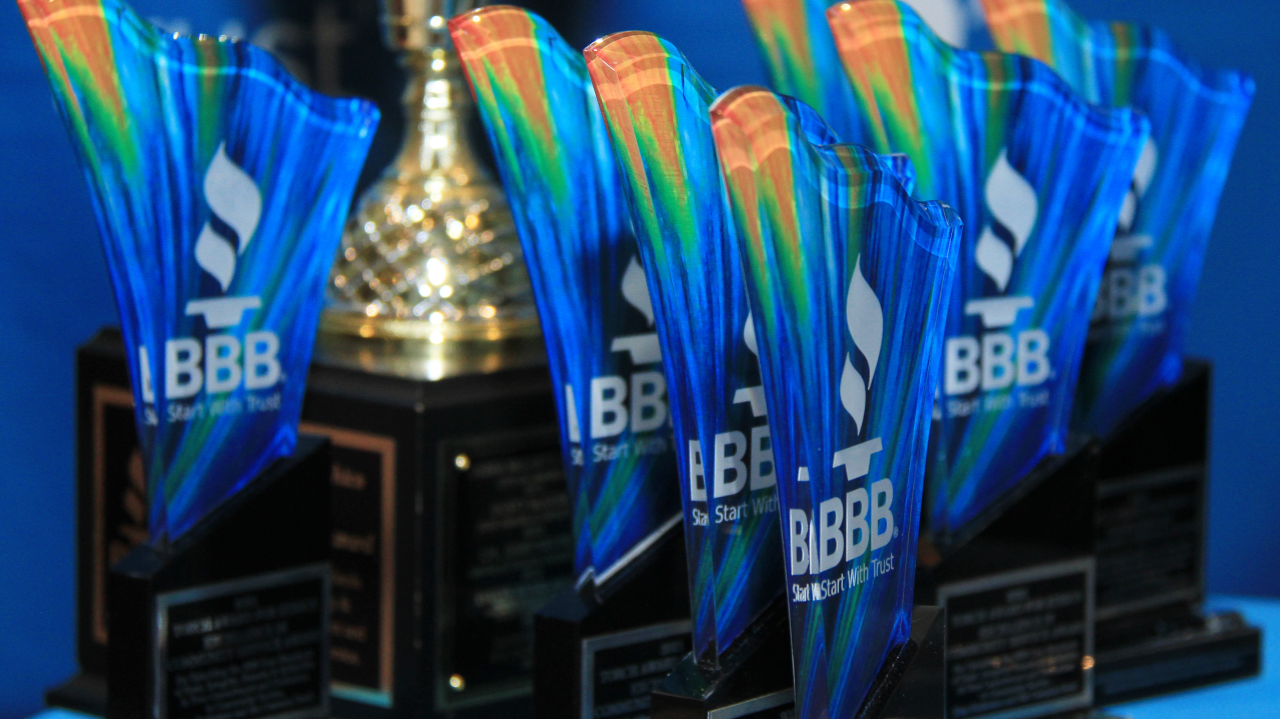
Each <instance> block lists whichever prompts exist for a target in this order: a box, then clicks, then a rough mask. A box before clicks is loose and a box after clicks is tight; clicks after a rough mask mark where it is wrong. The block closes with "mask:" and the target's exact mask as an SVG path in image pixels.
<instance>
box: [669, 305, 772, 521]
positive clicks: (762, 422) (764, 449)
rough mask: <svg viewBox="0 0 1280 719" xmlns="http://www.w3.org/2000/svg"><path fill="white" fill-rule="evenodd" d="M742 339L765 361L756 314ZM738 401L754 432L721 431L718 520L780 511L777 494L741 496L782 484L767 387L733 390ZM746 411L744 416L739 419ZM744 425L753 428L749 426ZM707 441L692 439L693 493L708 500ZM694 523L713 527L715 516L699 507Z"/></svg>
mask: <svg viewBox="0 0 1280 719" xmlns="http://www.w3.org/2000/svg"><path fill="white" fill-rule="evenodd" d="M742 343H743V345H744V346H745V347H746V349H747V350H748V351H749V352H750V353H751V356H752V357H753V358H754V360H753V361H755V362H757V363H758V362H759V358H760V348H759V346H758V345H757V343H756V324H755V319H754V318H753V317H752V315H751V314H750V313H747V321H746V323H745V324H744V325H743V327H742ZM733 405H734V406H737V405H746V406H745V407H743V408H742V410H741V411H743V412H745V413H747V414H749V415H750V419H747V420H746V421H747V422H749V423H750V424H751V425H753V426H751V427H750V429H749V430H748V431H749V432H750V435H749V436H748V432H746V431H741V430H730V431H728V432H721V433H719V434H717V435H716V436H715V438H714V440H713V446H712V448H711V456H710V457H709V459H710V464H711V481H710V483H709V487H710V492H711V496H712V497H714V498H715V499H716V500H728V501H724V502H718V506H717V507H716V513H715V515H716V516H715V523H716V524H720V523H722V522H733V521H738V520H740V519H745V518H747V517H750V516H760V515H763V514H765V513H772V512H776V511H777V508H778V507H777V502H778V497H777V494H775V493H770V494H769V495H768V496H759V497H756V498H755V499H753V500H752V501H751V502H750V503H748V502H747V500H746V499H742V500H739V499H738V497H739V496H740V495H742V494H743V493H744V492H747V491H750V492H758V491H760V490H765V489H771V488H773V487H776V486H777V484H778V478H777V474H776V472H775V471H774V463H773V440H772V437H771V436H770V434H769V410H768V406H767V405H766V403H765V398H764V386H763V385H756V386H753V387H740V388H738V389H736V390H735V391H734V393H733ZM741 419H742V415H739V420H741ZM743 429H747V428H746V427H743ZM703 454H704V453H703V447H702V442H700V441H699V440H697V439H690V440H689V497H690V499H691V500H692V501H694V502H698V503H703V502H706V501H707V491H708V482H707V463H706V460H704V457H703ZM693 519H694V523H695V524H698V525H699V526H709V525H710V523H711V516H710V515H709V514H708V513H707V512H706V510H705V509H701V508H698V509H694V510H693Z"/></svg>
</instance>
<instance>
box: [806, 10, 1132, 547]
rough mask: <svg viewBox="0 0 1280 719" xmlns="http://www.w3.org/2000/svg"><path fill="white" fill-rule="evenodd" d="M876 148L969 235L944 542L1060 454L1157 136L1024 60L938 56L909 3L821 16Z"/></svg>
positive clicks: (952, 347) (933, 482)
mask: <svg viewBox="0 0 1280 719" xmlns="http://www.w3.org/2000/svg"><path fill="white" fill-rule="evenodd" d="M828 19H829V21H830V25H831V28H832V31H833V34H834V36H835V41H836V46H837V48H838V50H839V53H840V56H841V60H842V62H843V65H844V70H845V72H846V74H847V76H848V78H849V80H850V82H851V83H852V86H853V88H854V93H855V96H856V97H857V101H858V106H859V109H860V112H861V113H862V119H863V121H864V127H865V129H866V132H867V135H866V140H867V141H868V142H869V144H870V145H871V146H872V147H874V148H875V149H876V150H877V151H879V152H903V153H905V154H907V155H908V156H909V157H910V158H911V159H912V161H913V163H914V164H915V167H916V172H917V188H916V193H915V194H916V196H917V197H922V198H936V199H939V200H942V201H944V202H946V203H948V204H950V205H952V206H953V207H955V208H956V211H957V212H958V213H959V214H960V216H961V218H962V219H963V220H964V223H965V232H964V240H963V243H962V247H961V251H960V260H959V262H960V264H959V271H958V274H957V280H956V287H955V291H954V293H953V298H952V302H951V307H950V313H949V318H948V326H947V341H946V343H945V345H944V347H943V353H942V354H943V356H942V359H943V377H942V382H940V384H939V411H940V412H941V415H942V424H941V428H942V431H941V434H940V436H939V438H938V439H939V441H938V443H937V446H938V448H939V451H938V453H937V455H936V456H935V457H934V458H933V459H934V461H933V464H932V466H931V470H930V471H931V477H930V482H929V492H930V495H929V497H928V498H927V500H926V506H927V513H926V517H927V519H928V525H927V526H928V527H929V528H930V529H931V530H932V531H933V532H934V534H935V535H936V537H937V538H938V539H939V541H941V542H942V543H944V544H946V543H948V542H952V541H962V537H961V536H960V535H962V534H963V532H965V531H966V530H967V529H968V527H969V526H970V523H971V522H973V521H974V520H975V519H976V518H978V517H979V515H981V514H982V512H983V511H984V510H985V509H987V508H988V507H990V506H991V505H992V504H993V503H994V502H995V501H997V500H998V499H999V498H1000V497H1001V496H1002V495H1004V494H1005V493H1006V492H1008V491H1009V490H1010V489H1011V488H1013V487H1014V485H1016V484H1017V482H1018V481H1019V480H1021V479H1022V478H1023V477H1025V476H1026V475H1027V474H1028V473H1029V472H1030V471H1031V470H1032V469H1033V468H1034V467H1035V466H1036V465H1037V464H1038V463H1039V462H1040V461H1041V460H1042V459H1044V458H1045V457H1046V456H1048V455H1050V454H1057V453H1061V452H1063V451H1064V450H1065V445H1066V434H1067V430H1068V420H1069V418H1070V413H1071V406H1072V400H1073V397H1074V393H1075V385H1076V378H1077V377H1078V374H1079V372H1078V370H1079V366H1080V358H1081V355H1082V353H1083V351H1084V344H1085V339H1086V335H1087V332H1088V329H1089V315H1088V312H1087V311H1082V308H1087V307H1092V306H1093V301H1094V298H1095V297H1096V296H1097V292H1098V287H1099V285H1100V283H1101V279H1102V277H1101V273H1102V267H1103V264H1104V262H1105V260H1106V255H1107V252H1108V250H1109V247H1110V244H1111V238H1112V235H1114V230H1115V226H1116V221H1117V218H1118V217H1119V215H1120V210H1121V207H1122V205H1123V203H1124V200H1125V195H1126V191H1127V189H1128V186H1129V182H1130V178H1131V177H1132V175H1133V168H1134V166H1135V165H1136V164H1137V163H1138V158H1139V156H1140V153H1141V150H1142V147H1143V144H1144V143H1145V142H1146V138H1147V135H1148V133H1149V124H1148V123H1147V122H1146V120H1145V119H1144V118H1142V117H1140V116H1139V115H1137V114H1135V113H1133V112H1131V111H1129V110H1114V109H1104V108H1099V107H1095V106H1091V105H1089V104H1087V103H1086V102H1085V101H1084V100H1083V99H1081V98H1080V97H1079V96H1077V95H1076V94H1075V93H1074V92H1073V91H1072V90H1071V88H1070V87H1069V86H1068V85H1067V84H1066V83H1064V82H1063V81H1062V80H1061V79H1060V78H1058V77H1057V75H1055V74H1054V72H1053V71H1052V70H1051V69H1049V68H1048V67H1047V66H1045V65H1044V64H1043V63H1040V62H1038V61H1036V60H1033V59H1031V58H1026V57H1021V56H1015V55H1004V54H1000V53H982V54H978V53H970V52H965V51H962V50H957V49H955V48H952V47H950V46H948V45H946V44H945V43H943V42H942V41H941V40H939V39H938V38H937V37H936V36H935V35H934V34H933V33H932V31H930V30H929V29H928V27H927V26H925V24H924V23H923V22H922V21H921V20H920V18H919V17H918V16H917V15H916V14H915V13H914V12H913V11H912V10H911V9H910V8H909V7H907V6H906V5H904V4H902V3H898V2H893V1H892V0H858V1H857V2H850V3H841V4H839V5H835V6H833V7H832V8H831V9H830V10H828Z"/></svg>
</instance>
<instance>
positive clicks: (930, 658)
mask: <svg viewBox="0 0 1280 719" xmlns="http://www.w3.org/2000/svg"><path fill="white" fill-rule="evenodd" d="M778 608H779V609H781V610H783V611H781V612H778V613H777V616H775V617H772V618H771V619H772V621H765V622H762V623H761V624H760V625H759V626H758V635H756V636H754V637H751V638H750V640H749V641H747V642H744V643H743V644H742V645H741V646H740V648H739V649H738V651H737V652H735V654H734V656H731V657H729V658H727V659H726V661H725V664H724V666H723V667H722V668H721V671H720V672H719V674H717V675H716V676H708V675H707V673H705V672H704V671H703V670H701V669H699V668H698V667H697V665H696V664H695V663H694V661H693V655H692V654H689V655H686V656H685V658H684V659H683V660H682V661H681V662H680V664H679V665H678V666H677V667H676V668H675V670H674V671H673V672H672V673H671V675H670V676H668V677H667V678H666V679H665V680H664V681H663V682H662V684H661V685H659V686H658V688H657V690H655V691H654V693H653V713H652V716H653V718H654V719H794V717H795V716H796V713H795V712H796V708H795V687H794V680H793V671H792V662H791V633H790V631H789V629H788V626H787V618H786V612H785V607H783V606H781V605H779V606H778ZM945 634H946V622H945V621H944V619H943V611H942V609H941V608H939V607H925V606H917V607H916V608H915V610H914V611H913V614H912V618H911V638H910V639H909V640H908V641H907V643H906V644H904V645H902V646H899V647H896V648H895V649H894V650H893V652H892V654H890V656H889V658H888V659H887V660H886V661H885V663H884V666H883V667H881V669H880V673H879V675H878V676H877V677H876V681H875V683H874V684H873V685H872V687H871V690H870V692H869V693H868V694H867V698H866V700H865V701H864V702H863V706H862V709H861V710H860V711H859V712H858V717H859V719H943V716H944V713H943V705H944V701H945V700H944V694H945V692H944V685H943V654H944V648H945V645H946V637H945Z"/></svg>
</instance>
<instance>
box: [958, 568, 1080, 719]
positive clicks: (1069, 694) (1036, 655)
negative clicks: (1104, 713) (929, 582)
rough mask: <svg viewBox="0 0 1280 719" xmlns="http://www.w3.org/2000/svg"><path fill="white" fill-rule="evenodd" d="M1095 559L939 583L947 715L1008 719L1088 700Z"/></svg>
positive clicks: (1063, 708)
mask: <svg viewBox="0 0 1280 719" xmlns="http://www.w3.org/2000/svg"><path fill="white" fill-rule="evenodd" d="M1093 583H1094V560H1093V559H1092V558H1084V559H1079V560H1074V561H1068V562H1059V563H1054V564H1046V565H1040V566H1035V567H1031V568H1029V569H1026V570H1020V571H1015V572H1009V573H1006V574H999V575H993V576H987V577H981V578H978V579H974V580H968V581H964V582H957V583H954V584H947V585H943V586H942V587H940V588H939V589H938V600H939V602H940V603H942V605H943V606H944V607H946V610H947V614H946V616H947V650H946V684H947V716H948V717H949V719H968V718H969V717H984V718H996V717H998V718H1000V719H1014V718H1016V717H1028V716H1042V715H1045V714H1051V713H1054V712H1058V711H1067V710H1071V709H1077V708H1083V707H1087V706H1089V705H1090V704H1091V703H1092V702H1093V663H1094V658H1093Z"/></svg>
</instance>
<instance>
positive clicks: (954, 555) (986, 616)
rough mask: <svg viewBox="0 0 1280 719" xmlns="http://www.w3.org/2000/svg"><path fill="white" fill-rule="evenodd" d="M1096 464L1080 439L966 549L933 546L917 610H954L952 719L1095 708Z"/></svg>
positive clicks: (926, 544)
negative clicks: (933, 607) (931, 607)
mask: <svg viewBox="0 0 1280 719" xmlns="http://www.w3.org/2000/svg"><path fill="white" fill-rule="evenodd" d="M1097 458H1098V456H1097V445H1096V443H1093V442H1089V441H1085V440H1080V439H1077V440H1074V441H1073V442H1071V443H1070V449H1069V451H1068V452H1067V453H1066V454H1064V455H1062V456H1059V457H1053V458H1050V459H1048V460H1046V461H1045V462H1044V463H1043V464H1042V465H1041V466H1040V467H1039V468H1037V470H1036V471H1035V472H1033V473H1032V474H1031V475H1029V476H1028V477H1027V478H1026V479H1025V480H1023V482H1022V483H1021V485H1020V487H1019V490H1018V493H1017V494H1016V495H1015V496H1014V497H1012V498H1011V499H1010V498H1006V501H1005V502H1003V503H1002V505H1001V507H1000V510H1001V512H1000V513H999V514H998V516H994V517H988V518H987V520H986V521H985V522H983V523H982V524H981V526H980V527H979V528H978V529H976V530H971V531H970V532H969V533H968V535H967V536H966V537H965V538H964V542H963V544H960V545H959V546H957V545H955V544H949V545H943V547H944V548H945V551H946V553H945V554H943V553H942V552H940V551H939V548H938V545H937V544H935V543H932V542H930V541H929V540H928V539H922V541H921V549H920V553H919V556H918V562H917V570H916V601H917V602H919V603H923V604H930V605H938V606H941V607H943V608H945V610H946V623H947V632H946V652H945V654H946V656H945V660H944V664H945V668H946V669H945V676H946V679H945V685H946V692H947V700H946V706H947V716H948V717H950V718H956V719H958V718H960V717H966V718H968V717H973V718H974V719H977V718H979V717H987V716H1018V717H1032V716H1035V717H1046V716H1053V715H1057V714H1062V713H1068V712H1078V711H1084V710H1087V709H1088V708H1089V707H1091V706H1093V675H1094V672H1093V670H1092V667H1093V664H1094V659H1093V657H1094V641H1093V628H1094V617H1093V609H1094V602H1093V597H1094V585H1095V566H1096V565H1095V561H1094V557H1093V527H1094V514H1095V506H1094V502H1095V500H1094V483H1095V480H1096V468H1097ZM1068 716H1069V714H1068Z"/></svg>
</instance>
